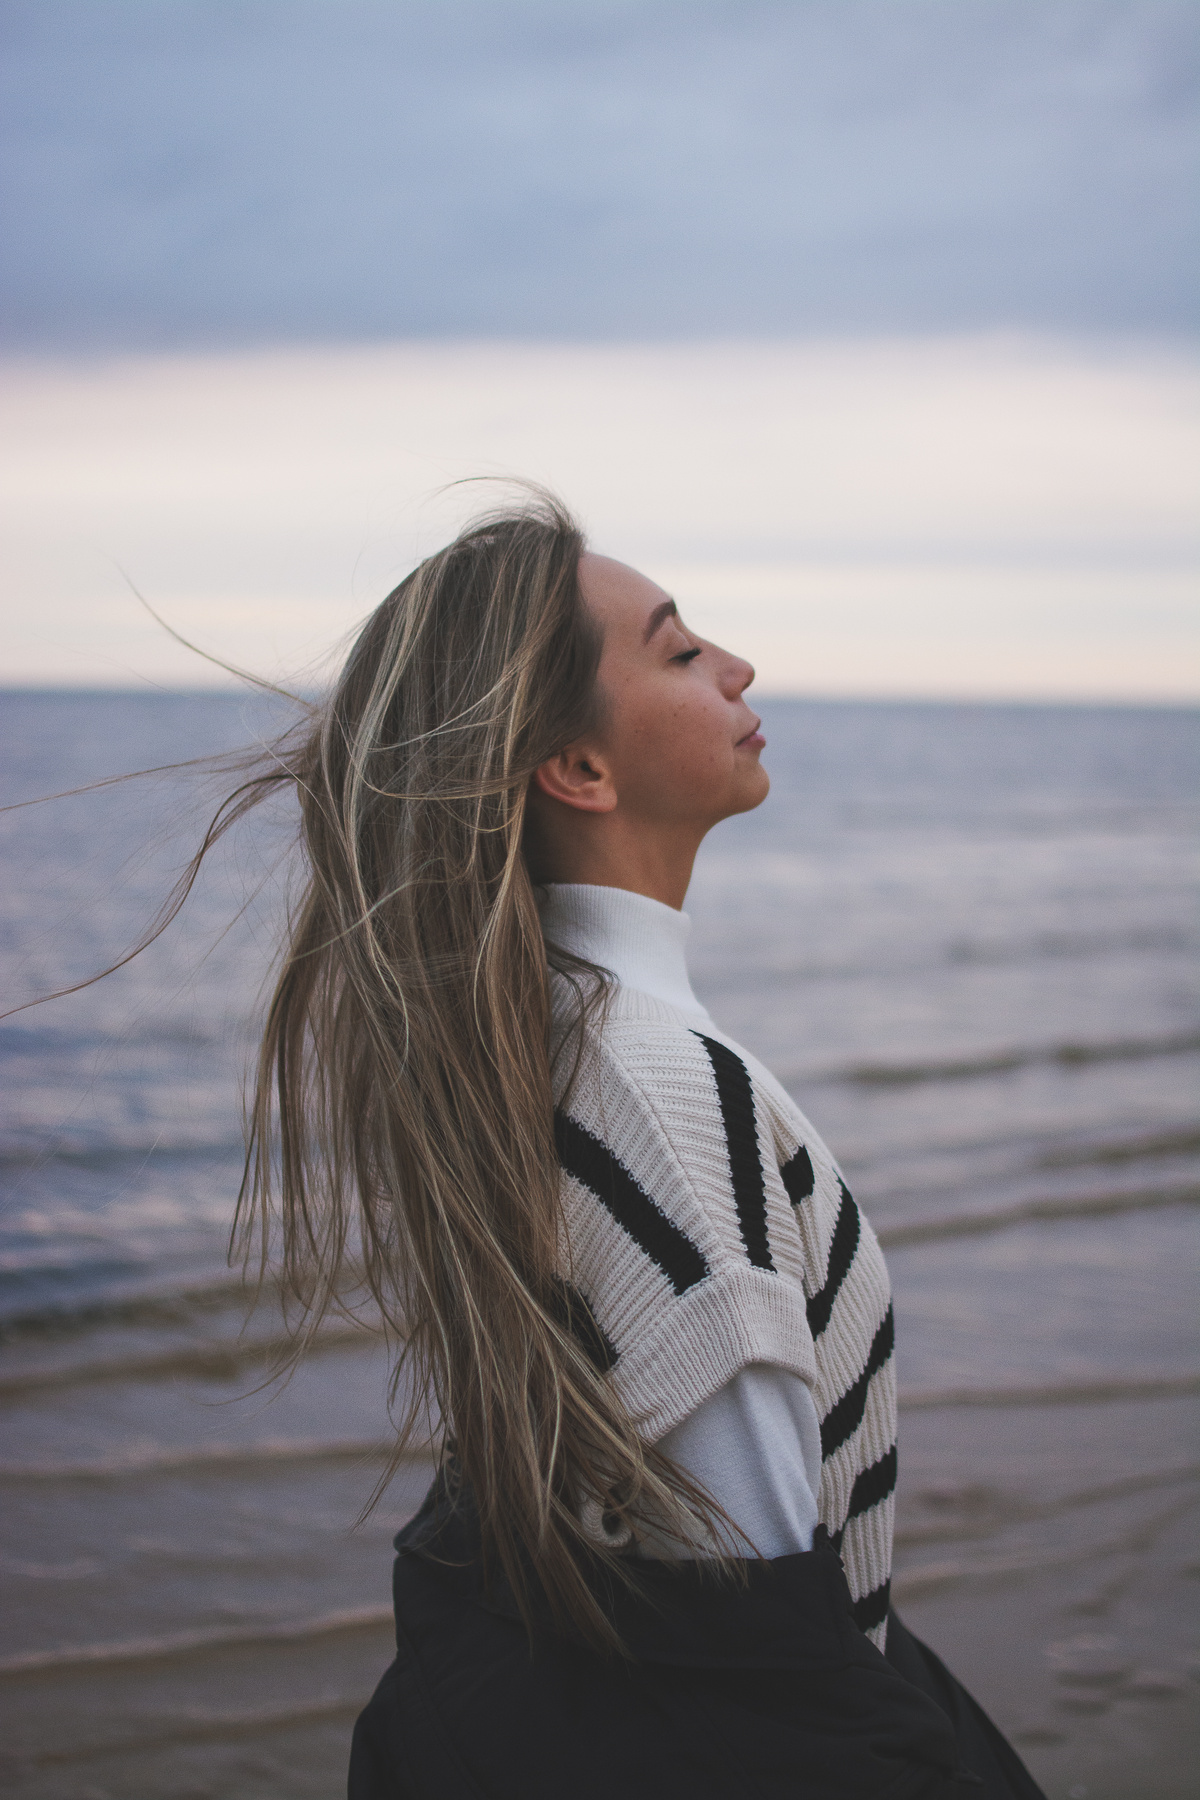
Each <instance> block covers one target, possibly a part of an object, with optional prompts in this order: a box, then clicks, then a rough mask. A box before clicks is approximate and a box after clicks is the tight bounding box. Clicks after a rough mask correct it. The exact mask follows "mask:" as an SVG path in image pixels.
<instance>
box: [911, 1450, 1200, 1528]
mask: <svg viewBox="0 0 1200 1800" xmlns="http://www.w3.org/2000/svg"><path fill="white" fill-rule="evenodd" d="M1198 1480H1200V1463H1184V1464H1183V1465H1182V1466H1176V1467H1174V1468H1170V1469H1152V1470H1149V1471H1148V1472H1147V1473H1146V1474H1144V1475H1125V1476H1122V1478H1121V1479H1120V1480H1119V1481H1106V1482H1103V1483H1102V1484H1101V1485H1099V1486H1093V1487H1087V1488H1079V1489H1077V1490H1076V1491H1075V1492H1073V1493H1069V1494H1060V1495H1059V1496H1058V1498H1057V1499H1055V1500H1022V1499H1021V1498H1020V1497H1019V1496H1016V1495H1008V1494H1003V1493H1000V1492H998V1491H997V1490H995V1489H985V1490H983V1492H982V1493H981V1492H980V1490H979V1489H978V1488H971V1489H968V1490H967V1498H968V1506H967V1507H966V1508H963V1509H959V1510H958V1511H957V1516H955V1508H954V1505H953V1496H951V1497H950V1498H949V1500H948V1499H947V1497H946V1496H945V1495H944V1494H941V1493H939V1494H938V1495H937V1502H938V1504H939V1505H940V1506H943V1507H947V1509H948V1512H949V1514H950V1516H949V1517H947V1519H946V1520H945V1522H944V1523H943V1522H941V1521H939V1522H938V1523H937V1524H935V1525H911V1526H907V1527H899V1528H897V1531H896V1546H897V1548H898V1549H904V1548H908V1547H909V1546H911V1545H913V1544H938V1543H951V1542H956V1541H962V1540H966V1541H974V1540H976V1539H979V1538H989V1537H995V1536H996V1535H997V1534H998V1533H999V1532H1001V1531H1006V1530H1007V1529H1008V1528H1009V1527H1010V1526H1012V1525H1025V1524H1032V1523H1034V1522H1036V1521H1037V1520H1041V1519H1057V1518H1061V1517H1062V1516H1063V1514H1064V1513H1070V1512H1078V1511H1081V1510H1082V1509H1083V1508H1085V1507H1088V1506H1103V1505H1104V1504H1105V1503H1106V1502H1111V1501H1113V1500H1132V1499H1136V1497H1137V1496H1138V1495H1139V1494H1152V1493H1157V1492H1158V1491H1159V1490H1160V1489H1162V1488H1168V1487H1179V1486H1180V1485H1181V1484H1184V1483H1190V1482H1193V1481H1198ZM964 1513H966V1514H969V1516H964Z"/></svg>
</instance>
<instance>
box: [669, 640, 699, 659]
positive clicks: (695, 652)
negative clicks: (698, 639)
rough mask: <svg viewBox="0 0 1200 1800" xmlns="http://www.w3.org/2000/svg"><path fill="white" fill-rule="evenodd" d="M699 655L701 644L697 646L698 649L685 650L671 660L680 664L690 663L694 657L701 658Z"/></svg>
mask: <svg viewBox="0 0 1200 1800" xmlns="http://www.w3.org/2000/svg"><path fill="white" fill-rule="evenodd" d="M699 654H700V646H699V644H697V645H696V648H695V649H694V650H683V651H681V652H680V654H679V655H678V656H673V657H672V658H671V661H672V662H678V663H689V662H691V660H692V658H693V657H695V656H699Z"/></svg>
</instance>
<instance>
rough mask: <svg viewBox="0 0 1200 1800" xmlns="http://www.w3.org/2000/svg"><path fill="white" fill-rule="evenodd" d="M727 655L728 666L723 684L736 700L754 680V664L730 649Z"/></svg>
mask: <svg viewBox="0 0 1200 1800" xmlns="http://www.w3.org/2000/svg"><path fill="white" fill-rule="evenodd" d="M725 655H726V659H727V664H728V667H727V669H726V674H725V681H724V684H723V685H724V687H725V691H726V692H727V693H728V694H729V696H730V698H731V699H734V700H736V699H737V697H738V695H739V694H744V693H745V691H746V689H747V688H748V687H749V686H750V683H751V682H752V681H753V680H754V664H753V663H748V662H747V661H746V659H745V657H742V656H733V655H731V654H730V652H729V651H728V650H727V651H726V652H725Z"/></svg>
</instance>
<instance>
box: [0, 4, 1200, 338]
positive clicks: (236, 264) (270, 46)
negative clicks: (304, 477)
mask: <svg viewBox="0 0 1200 1800" xmlns="http://www.w3.org/2000/svg"><path fill="white" fill-rule="evenodd" d="M0 24H2V32H3V46H4V56H3V62H4V72H3V81H4V87H5V92H4V94H3V95H2V96H0V99H2V101H3V106H2V112H3V121H4V122H3V126H2V133H3V139H2V142H3V165H4V167H3V193H2V202H0V204H2V213H0V228H2V229H3V235H4V242H5V245H6V250H5V255H4V268H3V276H2V285H0V329H2V330H3V334H4V340H5V341H6V342H7V343H8V345H9V346H10V347H11V348H17V349H20V348H43V349H54V348H58V347H68V348H70V347H89V348H108V347H125V348H135V349H136V348H151V347H161V348H168V347H178V348H183V347H189V346H192V347H198V346H204V345H211V346H219V345H230V346H236V345H247V346H248V345H265V344H270V343H273V342H289V341H290V342H297V341H301V342H302V341H326V342H328V341H353V340H364V339H380V338H394V337H409V336H413V335H417V336H420V335H431V336H447V335H448V336H454V335H463V334H466V335H483V336H496V335H499V336H518V337H536V338H545V337H556V338H604V337H611V338H638V337H658V338H671V337H687V336H689V335H698V334H699V335H703V334H711V333H717V334H728V335H740V336H744V335H755V334H771V335H776V334H783V335H789V334H797V333H805V332H812V331H816V332H829V331H834V332H845V331H847V330H852V331H853V330H861V331H866V332H879V331H884V332H887V331H911V330H914V329H915V330H919V331H925V330H934V331H944V330H946V329H951V330H955V329H962V328H968V329H970V328H976V327H988V326H994V325H1001V326H1018V327H1025V328H1033V329H1035V330H1050V331H1055V332H1063V331H1066V332H1074V331H1080V330H1082V331H1100V332H1104V333H1111V332H1114V331H1116V332H1122V333H1123V332H1134V333H1138V334H1151V335H1153V334H1159V333H1167V334H1179V333H1190V332H1193V331H1194V330H1195V327H1196V324H1197V320H1198V319H1200V306H1198V298H1200V293H1198V289H1200V279H1198V275H1197V256H1196V212H1197V208H1196V175H1197V47H1198V43H1200V6H1197V4H1196V0H1183V3H1182V4H1181V3H1178V0H1154V3H1141V0H785V3H782V4H781V3H779V0H390V3H386V0H384V3H374V4H372V3H365V0H336V3H332V0H115V3H114V0H16V3H14V0H0Z"/></svg>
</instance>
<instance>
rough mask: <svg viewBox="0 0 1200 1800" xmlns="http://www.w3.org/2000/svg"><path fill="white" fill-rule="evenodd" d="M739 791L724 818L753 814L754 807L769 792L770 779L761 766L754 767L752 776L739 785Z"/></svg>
mask: <svg viewBox="0 0 1200 1800" xmlns="http://www.w3.org/2000/svg"><path fill="white" fill-rule="evenodd" d="M740 790H741V791H740V792H739V794H738V796H737V798H736V800H735V801H734V803H733V805H732V806H731V807H730V808H729V811H728V813H727V814H726V815H725V816H726V818H730V817H732V816H733V814H734V813H744V812H753V811H754V809H755V807H756V806H761V805H762V803H763V801H764V800H765V799H766V797H767V795H768V794H769V793H770V791H771V777H770V776H769V775H768V774H767V771H766V770H765V769H764V768H763V767H762V766H761V764H759V765H756V767H755V769H754V772H753V774H752V775H750V776H749V778H748V779H747V780H746V781H744V782H742V783H741V784H740Z"/></svg>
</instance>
